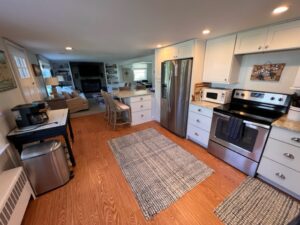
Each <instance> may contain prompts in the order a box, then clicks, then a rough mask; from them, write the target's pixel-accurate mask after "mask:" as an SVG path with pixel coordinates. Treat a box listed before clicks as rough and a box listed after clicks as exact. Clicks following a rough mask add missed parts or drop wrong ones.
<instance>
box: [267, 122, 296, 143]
mask: <svg viewBox="0 0 300 225" xmlns="http://www.w3.org/2000/svg"><path fill="white" fill-rule="evenodd" d="M270 137H272V138H274V139H277V140H279V141H283V142H285V143H288V144H291V145H295V146H298V147H300V133H297V132H294V131H289V130H286V129H282V128H278V127H272V130H271V133H270Z"/></svg>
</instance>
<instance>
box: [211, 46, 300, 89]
mask: <svg viewBox="0 0 300 225" xmlns="http://www.w3.org/2000/svg"><path fill="white" fill-rule="evenodd" d="M264 63H286V65H285V68H284V70H283V72H282V75H281V78H280V80H279V82H276V81H252V80H250V76H251V72H252V69H253V65H255V64H264ZM299 67H300V50H294V51H281V52H272V53H259V54H250V55H244V56H243V57H242V63H241V68H240V72H239V83H238V84H234V85H220V84H213V87H222V88H243V89H249V90H258V91H270V92H280V93H289V94H290V93H293V90H291V89H290V87H291V86H292V85H293V82H294V79H295V77H296V74H297V71H298V69H299Z"/></svg>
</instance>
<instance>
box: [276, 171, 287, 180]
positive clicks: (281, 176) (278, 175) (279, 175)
mask: <svg viewBox="0 0 300 225" xmlns="http://www.w3.org/2000/svg"><path fill="white" fill-rule="evenodd" d="M275 175H276V176H277V177H279V178H280V179H282V180H284V179H285V176H284V175H283V173H279V172H278V173H275Z"/></svg>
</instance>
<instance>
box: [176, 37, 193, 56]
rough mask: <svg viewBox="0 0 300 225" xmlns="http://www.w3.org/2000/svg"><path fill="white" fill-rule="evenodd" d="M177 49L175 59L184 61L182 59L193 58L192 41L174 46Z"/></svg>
mask: <svg viewBox="0 0 300 225" xmlns="http://www.w3.org/2000/svg"><path fill="white" fill-rule="evenodd" d="M176 47H177V53H178V55H177V58H178V59H184V58H192V57H193V50H194V41H193V40H192V41H187V42H184V43H180V44H178V45H176Z"/></svg>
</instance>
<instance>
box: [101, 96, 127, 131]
mask: <svg viewBox="0 0 300 225" xmlns="http://www.w3.org/2000/svg"><path fill="white" fill-rule="evenodd" d="M105 95H106V98H107V101H108V104H109V123H110V124H111V125H112V126H113V129H114V130H115V129H116V126H119V125H124V124H131V109H130V106H128V105H125V104H123V103H122V102H120V101H117V100H115V99H113V97H112V96H111V95H110V94H108V93H105ZM122 114H127V117H126V116H125V119H124V117H123V118H122Z"/></svg>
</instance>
